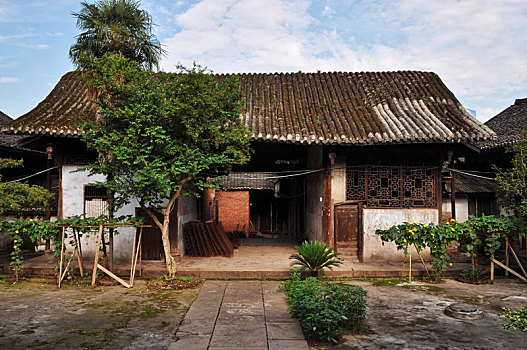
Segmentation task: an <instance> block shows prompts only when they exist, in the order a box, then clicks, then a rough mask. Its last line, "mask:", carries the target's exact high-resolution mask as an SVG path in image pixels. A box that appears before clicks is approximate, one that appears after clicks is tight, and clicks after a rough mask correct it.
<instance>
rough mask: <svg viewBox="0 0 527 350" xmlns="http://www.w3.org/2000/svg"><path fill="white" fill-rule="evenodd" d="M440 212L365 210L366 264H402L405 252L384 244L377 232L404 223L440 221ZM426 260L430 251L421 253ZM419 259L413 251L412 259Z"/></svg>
mask: <svg viewBox="0 0 527 350" xmlns="http://www.w3.org/2000/svg"><path fill="white" fill-rule="evenodd" d="M438 216H439V211H438V210H437V209H364V210H363V216H362V220H363V230H364V250H363V261H364V262H381V261H393V262H402V261H403V259H404V253H403V251H402V250H401V251H398V250H397V247H396V245H395V243H384V245H383V244H382V240H381V237H380V236H379V235H377V234H376V233H375V230H378V229H385V228H386V227H389V226H392V225H398V224H401V223H403V222H411V221H412V220H413V221H414V222H420V223H423V224H428V223H434V224H437V223H438V221H439V217H438ZM421 255H422V256H423V258H424V259H428V258H429V256H430V251H429V250H428V249H427V250H426V251H423V252H421ZM413 258H415V259H419V256H418V255H417V253H416V252H415V250H412V259H413Z"/></svg>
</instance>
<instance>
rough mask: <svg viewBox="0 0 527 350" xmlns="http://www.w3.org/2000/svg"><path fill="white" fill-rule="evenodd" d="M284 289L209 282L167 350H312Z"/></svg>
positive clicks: (252, 283) (269, 284)
mask: <svg viewBox="0 0 527 350" xmlns="http://www.w3.org/2000/svg"><path fill="white" fill-rule="evenodd" d="M279 285H280V282H277V281H263V282H262V281H206V282H205V284H204V285H203V287H202V288H201V290H200V292H199V294H198V297H197V298H196V300H195V301H194V303H193V304H192V306H191V307H190V309H189V311H188V313H187V315H186V316H185V319H184V320H183V322H182V324H181V326H180V327H179V329H178V331H177V333H176V337H177V338H178V341H176V342H174V343H172V344H171V345H170V346H169V348H168V349H169V350H180V349H181V350H182V349H185V350H187V349H188V350H194V349H196V350H201V349H203V350H205V349H211V350H212V349H218V350H219V349H255V350H256V349H265V350H269V349H286V350H287V349H295V350H305V349H309V347H308V345H307V342H306V341H305V339H304V335H303V334H302V329H301V328H300V324H299V323H298V320H296V319H294V318H292V317H291V315H290V314H289V312H288V311H287V307H288V302H287V299H286V298H285V296H284V294H283V293H282V292H281V291H280V290H279V289H278V287H279Z"/></svg>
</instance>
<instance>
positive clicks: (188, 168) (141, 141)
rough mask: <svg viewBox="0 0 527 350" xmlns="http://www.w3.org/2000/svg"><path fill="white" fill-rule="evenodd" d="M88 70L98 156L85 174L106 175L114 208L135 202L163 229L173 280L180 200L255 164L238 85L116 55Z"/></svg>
mask: <svg viewBox="0 0 527 350" xmlns="http://www.w3.org/2000/svg"><path fill="white" fill-rule="evenodd" d="M83 66H84V67H85V72H86V74H85V80H86V81H87V83H88V85H89V86H90V87H91V88H94V89H95V90H97V91H98V92H99V96H98V99H97V101H96V102H97V104H98V106H99V109H98V116H97V117H96V118H94V119H93V121H92V122H88V123H87V124H85V125H84V126H83V130H84V134H83V137H84V140H85V142H86V143H87V145H88V147H90V148H92V149H94V150H96V151H97V152H98V153H99V159H98V161H97V162H96V163H95V164H92V165H89V166H88V167H87V169H90V171H91V173H99V174H104V175H107V181H106V182H104V183H101V184H100V185H101V186H104V187H106V188H107V189H109V190H110V191H112V192H115V193H116V198H115V205H116V206H120V205H123V204H125V203H128V202H129V201H130V199H131V198H135V199H137V201H138V202H139V204H140V205H141V207H142V208H143V210H144V211H145V212H146V213H147V214H148V215H149V216H150V217H151V218H152V220H153V221H154V222H155V224H156V225H157V226H158V227H159V229H160V230H161V236H162V241H163V249H164V253H165V257H166V263H167V270H168V272H169V274H171V275H173V274H175V272H176V264H175V260H174V258H173V257H172V256H171V255H170V241H169V238H168V225H169V220H170V212H171V211H172V210H173V208H174V205H175V203H176V200H177V198H178V197H179V196H181V195H199V191H200V190H202V189H204V188H206V187H212V186H214V185H213V184H211V183H208V182H207V176H210V174H215V173H218V172H221V173H225V172H228V171H229V170H230V167H231V166H232V165H234V164H242V163H244V162H246V161H247V160H248V158H249V141H248V139H249V138H248V136H249V135H248V132H247V129H246V127H245V126H244V125H243V123H242V121H241V118H240V110H241V106H242V92H241V90H240V89H239V86H238V81H237V80H236V79H235V77H232V78H225V79H223V80H222V81H219V80H217V79H216V78H215V77H214V76H213V75H212V74H208V73H207V72H206V71H205V70H204V69H202V68H201V67H199V66H196V65H195V66H194V67H192V68H190V69H187V68H184V67H179V69H180V71H179V73H177V74H168V73H156V74H154V73H152V72H149V71H142V70H140V69H139V67H137V65H136V64H134V63H133V62H131V61H130V60H128V59H125V58H123V57H122V56H118V55H112V54H108V55H104V56H103V57H102V58H100V59H98V60H86V61H85V62H83ZM108 175H112V176H111V177H110V176H108ZM161 207H164V208H165V211H164V213H162V214H163V215H162V219H161V220H160V219H158V216H157V215H156V214H158V213H159V210H156V208H161ZM156 211H157V213H156Z"/></svg>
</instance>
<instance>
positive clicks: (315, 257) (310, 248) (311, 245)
mask: <svg viewBox="0 0 527 350" xmlns="http://www.w3.org/2000/svg"><path fill="white" fill-rule="evenodd" d="M295 248H296V250H297V251H298V254H293V255H291V256H290V257H289V259H292V260H293V261H292V262H291V266H298V267H299V268H300V270H301V271H304V270H306V269H307V270H310V271H311V272H315V273H316V272H318V271H322V270H323V269H324V268H328V269H330V270H333V267H334V266H338V265H340V264H342V261H340V260H337V259H336V257H337V256H338V254H337V253H334V252H333V248H332V247H328V246H327V245H325V244H323V243H319V242H317V241H313V242H308V241H305V242H303V243H302V245H301V246H299V247H295Z"/></svg>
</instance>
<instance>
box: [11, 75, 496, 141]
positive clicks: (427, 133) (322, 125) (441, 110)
mask: <svg viewBox="0 0 527 350" xmlns="http://www.w3.org/2000/svg"><path fill="white" fill-rule="evenodd" d="M225 76H226V75H218V79H224V78H225ZM237 76H238V77H239V80H240V85H241V89H242V91H244V93H245V100H246V106H245V108H244V110H243V112H242V119H243V122H244V123H245V124H246V125H247V126H248V128H249V130H250V131H251V133H252V134H253V137H252V139H253V140H261V141H275V142H295V143H324V144H331V143H339V144H376V143H389V142H405V143H407V142H465V141H477V140H485V139H491V138H493V137H494V133H493V132H492V131H491V130H490V129H489V128H487V127H486V126H484V125H482V124H481V123H480V122H479V121H477V120H476V119H475V118H473V117H472V116H470V114H468V112H467V111H466V110H465V109H464V108H463V106H462V105H461V104H460V103H459V101H458V100H457V99H456V98H455V96H454V94H453V93H452V92H451V91H450V90H448V88H447V87H446V86H445V85H444V84H443V82H442V81H441V79H440V78H439V77H438V76H437V75H436V74H434V73H428V72H418V71H399V72H366V73H364V72H361V73H341V72H334V73H275V74H238V75H237ZM94 110H95V107H94V105H93V103H91V102H90V99H89V97H88V93H87V91H86V87H85V85H84V84H83V83H81V82H80V81H79V79H78V73H73V72H70V73H67V74H66V75H65V76H64V77H62V79H61V80H60V82H59V83H58V84H57V86H56V87H55V88H54V89H53V91H52V92H51V93H50V94H49V96H48V97H46V99H45V100H44V101H42V102H41V103H40V104H39V105H38V106H37V107H36V108H35V109H33V110H31V111H30V112H29V113H27V114H25V115H23V116H21V117H20V118H18V119H17V120H16V121H15V122H13V123H12V124H10V126H9V128H7V129H5V128H4V129H3V130H4V131H8V132H12V133H25V134H47V135H56V136H77V135H78V134H79V133H80V132H81V130H80V129H79V128H78V121H79V120H82V119H83V118H86V116H87V115H89V112H93V111H94ZM87 112H88V113H87Z"/></svg>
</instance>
